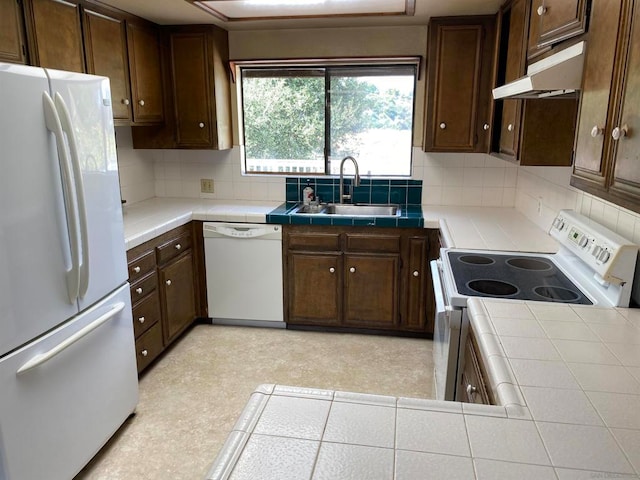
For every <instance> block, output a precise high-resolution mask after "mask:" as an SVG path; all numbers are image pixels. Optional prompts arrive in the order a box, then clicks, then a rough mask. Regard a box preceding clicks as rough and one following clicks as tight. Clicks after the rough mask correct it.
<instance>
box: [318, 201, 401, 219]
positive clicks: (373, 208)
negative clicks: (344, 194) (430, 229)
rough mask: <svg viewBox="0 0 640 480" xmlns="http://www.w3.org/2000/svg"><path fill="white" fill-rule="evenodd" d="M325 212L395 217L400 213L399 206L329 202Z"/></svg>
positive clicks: (353, 215) (351, 215)
mask: <svg viewBox="0 0 640 480" xmlns="http://www.w3.org/2000/svg"><path fill="white" fill-rule="evenodd" d="M326 214H327V215H344V216H346V217H396V216H399V215H400V206H399V205H365V204H348V203H331V204H329V205H327V209H326Z"/></svg>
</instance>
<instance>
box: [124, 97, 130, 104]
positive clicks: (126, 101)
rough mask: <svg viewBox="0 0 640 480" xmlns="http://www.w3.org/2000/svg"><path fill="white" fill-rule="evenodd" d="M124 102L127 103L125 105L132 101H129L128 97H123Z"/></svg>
mask: <svg viewBox="0 0 640 480" xmlns="http://www.w3.org/2000/svg"><path fill="white" fill-rule="evenodd" d="M122 103H123V104H125V105H129V104H130V103H131V102H130V101H129V99H128V98H123V99H122Z"/></svg>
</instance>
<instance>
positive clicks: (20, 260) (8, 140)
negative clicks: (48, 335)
mask: <svg viewBox="0 0 640 480" xmlns="http://www.w3.org/2000/svg"><path fill="white" fill-rule="evenodd" d="M48 91H49V84H48V81H47V77H46V75H45V72H44V70H42V69H41V68H34V67H26V66H22V65H11V64H6V63H0V105H2V108H1V109H0V157H1V158H2V175H0V205H2V211H1V212H0V358H2V356H3V355H5V354H7V353H8V352H10V351H12V350H14V349H16V348H18V347H19V346H21V345H24V344H25V343H27V342H29V341H31V340H32V339H33V338H35V337H37V336H39V335H41V334H42V333H44V332H46V331H48V330H51V329H52V328H54V327H56V326H57V325H59V324H61V323H62V322H64V321H65V320H66V319H68V318H70V317H72V316H74V315H76V314H77V313H78V306H77V303H76V302H75V301H72V300H71V299H70V292H69V290H68V273H67V272H68V271H70V270H71V265H72V264H71V254H70V248H69V232H68V229H67V220H66V214H65V204H64V198H63V193H62V187H61V180H60V165H59V160H58V155H57V153H56V143H55V141H54V135H53V134H52V133H51V132H50V131H49V130H48V129H47V127H46V125H45V117H44V107H43V94H44V93H45V92H48Z"/></svg>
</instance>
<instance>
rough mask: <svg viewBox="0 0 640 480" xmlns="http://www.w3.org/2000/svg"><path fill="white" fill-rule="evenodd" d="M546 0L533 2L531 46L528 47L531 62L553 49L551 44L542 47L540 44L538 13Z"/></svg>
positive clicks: (530, 32) (530, 16)
mask: <svg viewBox="0 0 640 480" xmlns="http://www.w3.org/2000/svg"><path fill="white" fill-rule="evenodd" d="M543 4H544V0H533V2H532V3H531V13H530V15H529V46H528V47H527V60H529V62H531V61H535V60H533V59H534V58H535V57H537V56H538V55H541V54H543V53H545V52H548V51H549V50H551V45H546V46H543V47H541V46H540V45H538V42H539V41H540V16H539V15H538V9H539V8H540V7H542V6H543Z"/></svg>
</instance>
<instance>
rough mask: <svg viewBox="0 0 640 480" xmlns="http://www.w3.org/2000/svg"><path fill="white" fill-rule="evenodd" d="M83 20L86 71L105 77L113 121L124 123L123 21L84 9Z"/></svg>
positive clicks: (127, 110)
mask: <svg viewBox="0 0 640 480" xmlns="http://www.w3.org/2000/svg"><path fill="white" fill-rule="evenodd" d="M83 20H84V46H85V54H86V60H87V72H88V73H93V74H95V75H103V76H105V77H109V80H110V84H111V102H112V108H113V118H114V119H115V120H116V121H123V122H124V123H125V124H126V123H128V122H130V121H131V87H130V85H129V69H128V65H127V58H128V57H127V48H126V45H127V43H126V32H125V22H124V20H122V19H120V18H115V17H112V16H110V15H107V14H105V13H102V12H99V11H94V10H90V9H86V8H85V9H84V11H83Z"/></svg>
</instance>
